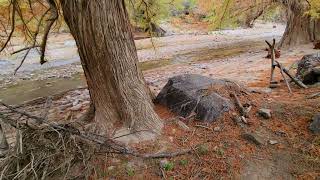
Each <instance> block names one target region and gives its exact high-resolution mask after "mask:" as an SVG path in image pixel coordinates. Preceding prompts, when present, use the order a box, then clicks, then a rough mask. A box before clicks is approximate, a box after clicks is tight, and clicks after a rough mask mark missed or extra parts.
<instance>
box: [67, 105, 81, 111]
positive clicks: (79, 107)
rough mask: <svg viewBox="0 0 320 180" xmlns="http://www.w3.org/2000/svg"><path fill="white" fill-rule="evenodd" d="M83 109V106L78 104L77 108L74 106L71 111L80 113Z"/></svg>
mask: <svg viewBox="0 0 320 180" xmlns="http://www.w3.org/2000/svg"><path fill="white" fill-rule="evenodd" d="M81 108H82V104H78V105H76V106H73V107H72V108H70V110H71V111H79V110H81Z"/></svg>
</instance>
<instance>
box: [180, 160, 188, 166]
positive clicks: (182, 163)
mask: <svg viewBox="0 0 320 180" xmlns="http://www.w3.org/2000/svg"><path fill="white" fill-rule="evenodd" d="M188 163H189V162H188V160H186V159H182V160H180V165H182V166H186V165H187V164H188Z"/></svg>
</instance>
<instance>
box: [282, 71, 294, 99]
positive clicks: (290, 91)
mask: <svg viewBox="0 0 320 180" xmlns="http://www.w3.org/2000/svg"><path fill="white" fill-rule="evenodd" d="M280 73H281V75H282V77H283V79H284V82H285V83H286V85H287V87H288V90H289V93H290V94H291V93H292V90H291V87H290V84H289V82H288V80H287V78H286V77H285V76H284V72H283V68H282V66H280Z"/></svg>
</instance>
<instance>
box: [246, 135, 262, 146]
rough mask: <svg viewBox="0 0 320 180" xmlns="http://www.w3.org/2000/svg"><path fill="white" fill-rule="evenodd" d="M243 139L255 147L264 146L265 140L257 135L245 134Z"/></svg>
mask: <svg viewBox="0 0 320 180" xmlns="http://www.w3.org/2000/svg"><path fill="white" fill-rule="evenodd" d="M241 136H242V138H243V139H245V140H247V141H249V142H251V143H253V144H255V145H258V146H260V145H262V144H263V139H262V138H261V137H260V136H258V135H257V134H253V133H244V134H242V135H241Z"/></svg>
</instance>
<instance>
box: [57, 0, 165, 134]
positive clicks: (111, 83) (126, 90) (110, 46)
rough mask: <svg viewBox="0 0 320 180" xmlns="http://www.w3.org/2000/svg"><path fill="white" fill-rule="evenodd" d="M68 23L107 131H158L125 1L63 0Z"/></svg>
mask: <svg viewBox="0 0 320 180" xmlns="http://www.w3.org/2000/svg"><path fill="white" fill-rule="evenodd" d="M61 5H62V10H63V14H64V18H65V21H66V23H67V24H68V26H69V28H70V31H71V33H72V35H73V37H74V38H75V40H76V43H77V47H78V49H79V54H80V58H81V63H82V66H83V69H84V73H85V76H86V79H87V84H88V88H89V91H90V95H91V99H92V101H93V103H94V106H95V121H96V123H97V124H98V126H99V127H100V130H102V133H104V134H105V133H106V134H111V132H112V130H114V128H117V127H120V126H121V127H128V128H130V129H134V130H142V129H143V130H145V129H148V130H152V131H154V132H157V133H159V132H160V131H161V128H162V126H163V125H162V122H161V120H160V119H159V117H158V116H157V114H156V113H155V112H154V110H153V104H152V101H151V99H150V96H149V94H148V93H147V92H148V90H147V89H146V86H145V83H144V80H143V77H142V73H141V71H140V70H139V69H138V66H137V64H138V56H137V52H136V48H135V44H134V41H133V35H132V32H131V30H130V25H129V20H128V14H127V11H126V8H125V3H124V1H123V0H61Z"/></svg>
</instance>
